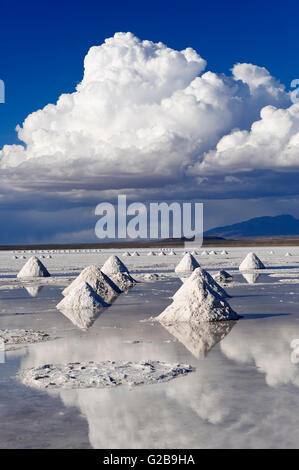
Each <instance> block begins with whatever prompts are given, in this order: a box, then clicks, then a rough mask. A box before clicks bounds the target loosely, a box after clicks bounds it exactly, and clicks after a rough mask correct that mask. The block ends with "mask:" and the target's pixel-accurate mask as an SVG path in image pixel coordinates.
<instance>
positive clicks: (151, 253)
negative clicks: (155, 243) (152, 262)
mask: <svg viewBox="0 0 299 470" xmlns="http://www.w3.org/2000/svg"><path fill="white" fill-rule="evenodd" d="M147 256H155V253H154V252H153V251H149V252H148V254H147Z"/></svg>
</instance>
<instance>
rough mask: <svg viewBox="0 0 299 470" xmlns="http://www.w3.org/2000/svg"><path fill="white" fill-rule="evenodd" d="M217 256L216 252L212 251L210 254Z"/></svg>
mask: <svg viewBox="0 0 299 470" xmlns="http://www.w3.org/2000/svg"><path fill="white" fill-rule="evenodd" d="M216 254H217V253H216V251H214V250H212V251H210V252H209V255H216Z"/></svg>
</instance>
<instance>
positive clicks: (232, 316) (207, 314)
mask: <svg viewBox="0 0 299 470" xmlns="http://www.w3.org/2000/svg"><path fill="white" fill-rule="evenodd" d="M182 288H183V290H182ZM182 288H181V289H180V290H181V292H180V294H179V295H175V296H174V301H173V302H172V304H171V305H169V307H167V308H166V309H165V310H164V311H163V312H162V313H161V314H160V315H159V316H158V317H157V320H158V321H160V322H161V323H165V324H172V323H176V322H190V323H201V322H213V321H227V320H238V319H239V318H240V316H239V315H238V314H237V313H236V312H234V310H233V309H232V308H231V307H230V305H229V304H228V303H227V302H226V300H224V299H220V298H219V296H218V295H217V294H216V293H215V291H213V290H212V289H211V288H210V286H209V285H208V284H207V283H206V281H205V280H204V279H202V278H200V277H197V278H195V279H193V280H192V281H187V282H186V283H185V284H183V286H182ZM176 294H178V293H176Z"/></svg>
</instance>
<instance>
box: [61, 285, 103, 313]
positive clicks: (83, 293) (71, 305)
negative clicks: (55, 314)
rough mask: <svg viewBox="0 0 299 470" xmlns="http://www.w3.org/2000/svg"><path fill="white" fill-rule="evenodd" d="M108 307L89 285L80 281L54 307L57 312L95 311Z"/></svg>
mask: <svg viewBox="0 0 299 470" xmlns="http://www.w3.org/2000/svg"><path fill="white" fill-rule="evenodd" d="M101 307H108V304H107V303H106V302H105V301H104V299H102V297H100V296H99V295H98V294H97V293H96V292H95V291H94V290H93V289H92V287H90V285H89V284H87V283H86V282H84V281H82V282H80V283H79V284H78V285H77V286H76V287H75V288H74V289H72V290H71V291H70V293H69V294H68V295H67V296H66V297H64V299H62V301H61V302H59V304H57V305H56V308H57V309H58V310H65V309H66V310H68V309H70V310H74V309H91V310H92V309H96V308H101Z"/></svg>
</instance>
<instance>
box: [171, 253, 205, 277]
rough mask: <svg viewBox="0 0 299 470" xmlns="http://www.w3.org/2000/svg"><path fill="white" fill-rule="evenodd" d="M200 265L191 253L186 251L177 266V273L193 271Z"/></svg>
mask: <svg viewBox="0 0 299 470" xmlns="http://www.w3.org/2000/svg"><path fill="white" fill-rule="evenodd" d="M199 267H200V265H199V263H198V262H197V261H196V259H195V258H194V256H192V255H191V254H190V253H186V254H185V256H184V257H183V258H182V259H181V261H180V262H179V264H178V265H177V267H176V268H175V272H176V273H181V272H192V271H194V269H196V268H199Z"/></svg>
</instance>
